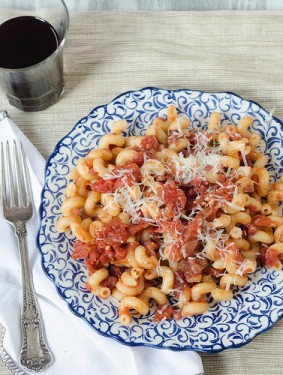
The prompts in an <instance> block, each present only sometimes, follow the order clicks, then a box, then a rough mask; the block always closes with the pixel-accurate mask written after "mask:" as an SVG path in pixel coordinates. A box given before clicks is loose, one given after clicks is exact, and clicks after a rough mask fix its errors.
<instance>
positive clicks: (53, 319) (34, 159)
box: [0, 112, 203, 375]
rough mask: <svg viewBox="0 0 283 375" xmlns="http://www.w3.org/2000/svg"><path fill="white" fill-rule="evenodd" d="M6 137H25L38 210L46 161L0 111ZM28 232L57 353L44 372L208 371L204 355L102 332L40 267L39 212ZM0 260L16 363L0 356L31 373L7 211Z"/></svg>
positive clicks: (0, 130)
mask: <svg viewBox="0 0 283 375" xmlns="http://www.w3.org/2000/svg"><path fill="white" fill-rule="evenodd" d="M2 114H3V112H2ZM2 117H4V116H2ZM7 139H8V140H12V139H16V140H21V142H22V143H23V147H24V150H25V152H26V155H27V161H28V166H29V169H30V174H31V181H32V187H33V194H34V201H35V206H36V207H35V211H37V209H38V207H39V204H40V193H41V190H42V186H43V183H44V166H45V160H44V158H43V157H42V156H41V155H40V153H39V152H38V150H37V149H36V148H35V147H34V146H33V145H32V144H31V142H30V141H29V140H28V139H27V138H26V137H25V135H24V134H23V133H22V131H21V130H20V129H19V128H18V127H17V126H16V125H15V124H14V123H13V121H12V120H11V119H10V118H8V117H6V118H3V119H2V120H1V112H0V141H4V140H7ZM27 230H28V245H29V258H30V267H31V270H32V274H33V280H34V285H35V289H36V293H37V296H38V301H39V305H40V308H41V312H42V316H43V319H44V326H45V336H46V340H47V342H48V345H49V347H50V350H51V351H52V354H53V356H54V362H53V364H52V365H51V366H50V367H48V368H47V369H45V370H44V371H43V373H44V374H46V375H48V374H52V375H57V374H68V375H77V374H82V375H87V374H91V373H92V374H95V375H102V374H103V375H107V374H113V375H120V374H121V375H124V374H125V373H129V374H131V375H153V374H154V375H158V374H160V375H161V374H162V375H167V374H168V375H169V374H170V375H171V374H172V373H174V374H178V375H183V374H184V375H185V374H186V375H196V374H201V373H202V372H203V367H202V362H201V358H200V356H199V355H198V354H197V353H196V352H189V351H182V352H176V351H171V350H158V349H152V348H146V347H128V346H125V345H122V344H120V343H118V342H116V341H114V340H112V339H111V338H107V337H103V336H101V335H99V334H97V333H96V332H95V331H93V330H92V329H91V328H90V327H89V326H88V325H87V324H86V323H85V322H84V321H83V320H81V319H79V318H78V317H76V316H74V315H73V314H72V313H71V312H70V310H69V309H68V307H67V305H66V304H65V302H64V301H63V300H62V299H61V298H60V297H59V296H58V295H57V292H56V290H55V287H54V285H53V284H52V282H51V281H50V280H49V279H48V278H47V277H46V275H45V274H44V272H43V271H42V269H41V265H40V254H39V252H38V250H37V249H36V246H35V238H36V234H37V230H38V216H37V214H36V215H35V216H34V218H33V220H32V221H31V222H30V223H29V224H28V228H27ZM0 259H1V261H0V322H1V323H2V324H3V326H4V327H5V328H6V332H5V336H4V342H3V345H4V348H5V352H6V353H7V354H8V355H9V356H10V358H12V359H13V361H14V364H15V365H13V364H11V360H10V359H9V358H8V356H7V355H6V353H5V352H4V351H3V349H2V352H1V346H0V356H1V357H2V360H3V361H4V363H5V362H6V364H7V365H9V367H10V369H11V370H12V371H13V372H14V373H15V374H17V375H22V374H30V372H27V371H26V370H24V371H19V369H17V367H19V368H20V365H19V364H18V357H19V351H20V324H19V320H20V309H21V299H22V290H21V285H22V282H21V270H20V259H19V254H18V249H17V246H16V242H15V236H14V232H13V229H12V227H11V226H10V225H9V224H7V223H6V222H5V221H4V219H3V217H2V215H0Z"/></svg>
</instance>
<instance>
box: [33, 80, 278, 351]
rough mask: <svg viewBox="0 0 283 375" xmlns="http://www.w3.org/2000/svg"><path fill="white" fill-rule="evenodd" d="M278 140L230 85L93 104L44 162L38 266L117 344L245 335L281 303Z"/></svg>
mask: <svg viewBox="0 0 283 375" xmlns="http://www.w3.org/2000/svg"><path fill="white" fill-rule="evenodd" d="M282 139H283V128H282V123H281V122H280V121H279V120H278V119H276V118H275V117H273V116H272V114H270V113H269V112H267V111H266V110H265V109H263V108H262V107H261V106H260V105H259V104H257V103H255V102H253V101H249V100H245V99H243V98H241V97H240V96H238V95H236V94H234V93H229V92H226V93H205V92H200V91H192V90H186V89H182V90H164V89H158V88H151V87H150V88H144V89H142V90H139V91H133V92H127V93H124V94H121V95H120V96H118V97H117V98H115V99H114V100H113V101H111V102H110V103H108V104H106V105H102V106H99V107H97V108H95V109H93V110H92V111H91V112H90V113H89V115H87V116H86V117H84V118H82V119H81V120H80V121H79V122H78V123H77V124H76V125H75V127H74V128H73V130H71V131H70V133H69V134H67V135H66V136H65V137H64V138H63V139H62V140H61V141H60V142H59V143H58V144H57V146H56V147H55V150H54V152H53V153H52V155H51V156H50V158H49V160H48V162H47V166H46V182H45V186H44V188H43V191H42V203H41V207H40V217H41V225H40V228H39V232H38V237H37V242H38V247H39V249H40V253H41V259H42V268H43V270H44V272H45V273H46V275H47V276H48V277H49V279H50V280H51V281H52V282H53V283H54V285H55V287H56V289H57V292H58V293H59V295H60V296H61V297H62V298H63V299H64V300H65V302H66V303H67V305H68V307H69V309H70V310H71V311H72V312H73V313H74V314H75V315H77V316H78V317H80V318H82V319H83V320H84V321H86V322H87V323H88V324H89V326H90V327H91V328H92V329H94V330H95V331H97V332H98V333H100V334H102V335H105V336H109V337H111V338H113V339H115V340H117V341H119V342H121V343H123V344H126V345H145V346H150V347H154V348H162V349H172V350H197V351H202V352H218V351H221V350H223V349H227V348H233V347H234V348H235V347H239V346H241V345H244V344H246V343H248V342H249V341H250V340H252V339H253V338H254V337H255V336H257V335H258V334H259V333H261V332H263V331H265V330H267V329H269V328H270V327H272V326H273V324H274V323H275V322H276V321H277V320H278V319H280V318H281V317H282V315H283V271H282V260H283V216H282V213H281V205H280V203H281V201H282V200H283V178H281V175H282V174H283V173H282V172H283V151H282Z"/></svg>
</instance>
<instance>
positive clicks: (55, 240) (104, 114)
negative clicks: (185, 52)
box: [37, 88, 283, 352]
mask: <svg viewBox="0 0 283 375" xmlns="http://www.w3.org/2000/svg"><path fill="white" fill-rule="evenodd" d="M170 104H174V105H175V106H176V107H177V109H178V111H179V112H181V113H186V114H187V115H188V116H189V118H190V120H191V124H192V126H193V127H194V128H203V127H205V126H206V124H207V122H208V118H209V116H210V114H211V112H212V111H220V112H222V122H223V123H227V122H230V123H231V122H232V123H237V122H238V121H239V120H240V118H241V117H242V116H244V115H246V114H248V115H251V116H252V117H253V118H254V122H253V126H252V127H253V130H254V131H255V132H257V133H259V134H260V135H261V137H262V138H263V139H264V142H262V145H261V151H262V152H264V153H266V154H267V155H268V156H269V158H270V161H269V163H268V169H269V170H270V174H271V178H272V180H275V179H278V178H279V177H280V176H281V175H282V172H283V129H282V123H281V122H280V121H279V120H278V119H276V118H274V117H272V116H271V115H270V114H269V113H268V112H267V111H265V110H264V109H263V108H262V107H261V106H260V105H258V104H257V103H255V102H252V101H248V100H244V99H242V98H241V97H239V96H237V95H235V94H233V93H204V92H199V91H191V90H163V89H157V88H145V89H142V90H139V91H134V92H127V93H125V94H122V95H120V96H118V97H117V98H116V99H114V100H113V101H112V102H110V103H109V104H106V105H102V106H99V107H97V108H95V109H93V110H92V111H91V112H90V114H89V115H88V116H86V117H84V118H82V119H81V120H80V121H79V122H78V123H77V124H76V126H75V127H74V128H73V130H72V131H71V132H70V133H69V134H67V135H66V136H65V137H64V138H63V139H62V140H61V141H60V142H59V143H58V145H57V146H56V148H55V150H54V152H53V154H52V155H51V156H50V158H49V160H48V163H47V167H46V182H45V186H44V189H43V192H42V204H41V208H40V215H41V226H40V229H39V233H38V239H37V240H38V245H39V249H40V252H41V257H42V267H43V270H44V271H45V273H46V274H47V276H48V277H49V278H50V279H51V280H52V282H53V283H54V286H55V287H56V289H57V291H58V293H59V295H60V296H61V297H62V298H63V299H64V300H65V301H66V303H67V305H68V306H69V308H70V310H71V311H72V312H73V313H74V314H75V315H77V316H78V317H80V318H82V319H83V320H85V321H86V322H87V323H88V324H89V326H90V328H92V329H94V330H95V331H97V332H99V333H100V334H102V335H105V336H109V337H111V338H113V339H115V340H118V341H119V342H121V343H123V344H126V345H145V346H150V347H154V348H160V349H161V348H162V349H164V348H168V349H173V350H197V351H203V352H217V351H221V350H223V349H227V348H232V347H234V348H235V347H239V346H241V345H243V344H246V343H247V342H249V341H250V340H252V339H253V338H254V337H255V336H256V335H258V334H259V333H261V332H263V331H266V330H267V329H269V328H270V327H271V326H272V325H273V324H274V323H275V322H276V321H277V320H278V319H279V318H281V317H282V315H283V271H282V272H275V271H271V270H267V269H265V268H261V269H257V271H256V272H255V274H253V275H251V276H250V278H249V282H248V284H247V285H246V286H245V287H243V288H239V289H237V288H235V291H234V299H233V300H232V301H229V302H213V301H212V300H211V301H210V308H209V310H208V311H207V312H206V313H205V314H203V315H198V316H195V317H193V318H184V319H182V320H179V321H176V320H174V319H171V320H168V321H165V322H161V323H158V324H153V323H151V319H152V317H153V315H154V307H152V308H151V309H150V312H149V313H148V314H147V316H145V317H143V318H140V317H139V316H138V315H135V316H134V319H133V322H132V323H131V324H130V325H129V326H121V325H120V323H119V317H118V309H117V302H116V301H115V300H114V299H112V298H110V299H109V300H106V301H101V300H100V299H99V298H98V297H95V296H94V295H93V294H92V293H90V292H88V291H87V290H86V288H85V282H86V280H87V278H88V276H87V271H86V268H85V266H84V264H83V262H81V261H78V260H75V259H72V258H71V254H72V251H73V241H74V236H73V235H72V234H70V233H69V232H68V233H66V234H60V233H57V231H56V228H55V223H56V221H57V218H58V216H59V215H60V206H61V204H62V201H63V199H64V189H65V187H66V184H67V176H68V174H69V173H70V171H71V170H72V168H73V167H74V166H75V164H76V160H77V159H78V158H79V157H82V156H84V155H86V153H87V151H88V150H89V149H90V148H94V147H96V146H97V143H98V141H99V139H100V137H101V136H102V135H103V134H105V133H108V132H109V129H110V126H111V124H112V123H113V121H115V120H118V119H121V118H123V119H126V121H127V123H128V134H129V135H134V134H144V132H145V129H146V127H147V126H148V125H150V124H151V122H152V120H153V119H154V118H155V117H156V116H165V115H166V110H167V107H168V105H170Z"/></svg>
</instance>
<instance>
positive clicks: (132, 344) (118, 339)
mask: <svg viewBox="0 0 283 375" xmlns="http://www.w3.org/2000/svg"><path fill="white" fill-rule="evenodd" d="M146 90H150V91H165V92H168V93H170V92H171V93H177V92H182V91H189V92H192V93H199V94H208V95H220V94H221V95H224V94H227V95H231V96H235V97H237V98H239V99H240V100H243V101H246V102H249V103H253V104H255V105H257V106H258V107H259V108H260V109H261V110H263V111H264V112H265V113H266V114H267V115H268V114H269V112H268V111H267V110H266V109H265V108H264V107H263V106H262V105H261V104H259V103H258V102H257V101H255V100H250V99H246V98H244V97H242V96H241V95H239V94H237V93H235V92H234V91H203V90H197V89H188V88H178V89H164V88H158V87H156V86H146V87H143V88H141V89H136V90H128V91H125V92H123V93H120V94H119V95H117V96H116V97H114V98H113V99H112V100H110V101H109V102H108V103H106V104H100V105H97V106H96V107H94V108H93V109H92V110H91V111H90V112H89V113H88V114H87V115H86V116H83V117H82V118H80V119H79V120H78V121H77V122H76V123H75V125H74V126H73V127H72V128H71V129H70V130H69V132H68V133H67V134H65V135H64V136H63V137H62V138H61V139H60V140H59V141H58V142H57V143H56V144H55V146H54V149H53V151H52V152H51V154H50V155H49V157H48V158H47V160H46V164H45V168H44V185H43V188H42V190H41V193H40V205H39V208H38V212H37V213H38V217H39V225H38V231H37V235H36V247H37V250H38V252H39V255H40V265H41V268H42V270H43V272H44V274H45V275H46V276H47V279H48V280H49V281H50V282H51V284H52V285H53V286H54V287H55V290H56V292H57V294H58V295H59V297H60V298H61V299H62V300H63V301H64V303H65V305H67V307H68V310H69V311H70V312H71V313H72V314H73V315H74V316H76V317H78V318H81V319H82V320H83V321H84V322H85V323H86V324H87V325H88V326H90V328H91V329H92V330H94V331H95V332H96V333H97V334H99V335H102V336H104V337H108V338H109V339H112V340H114V341H116V342H119V343H120V344H122V345H125V346H129V347H139V346H141V347H149V348H153V349H159V350H160V349H161V350H171V351H176V352H180V351H195V352H200V353H207V354H215V353H220V352H222V351H224V350H227V349H237V348H241V347H243V346H245V345H247V344H249V343H250V342H251V341H253V340H254V339H255V338H256V337H257V336H259V335H260V334H263V333H265V332H267V331H269V330H270V329H272V328H273V327H274V326H275V325H276V324H277V323H278V322H279V321H280V320H281V319H282V318H283V310H282V315H278V318H277V319H276V320H275V321H274V322H272V324H270V325H269V326H268V327H266V328H265V329H262V330H261V331H259V332H257V333H255V334H254V335H253V336H252V337H250V338H249V339H248V340H246V341H245V342H241V343H239V344H231V345H229V346H225V347H221V348H219V349H211V348H210V349H209V348H208V349H206V348H197V349H195V348H193V347H192V346H183V347H175V346H169V347H165V346H159V345H156V344H151V343H146V342H144V343H135V342H126V341H125V340H124V339H123V338H121V337H120V336H113V335H111V334H107V332H102V331H100V330H99V329H98V328H96V327H94V326H93V325H92V324H91V323H90V322H89V321H88V320H87V319H86V317H85V316H82V315H80V314H79V313H77V312H76V311H74V310H73V308H72V306H71V305H70V303H68V302H67V301H66V299H65V298H64V296H63V295H62V294H61V292H60V288H59V286H58V285H57V284H56V282H55V281H54V280H52V278H51V276H50V275H49V274H48V272H47V270H46V268H45V267H44V264H43V263H44V261H43V254H42V251H41V245H40V241H39V238H40V235H41V233H40V232H41V229H42V219H43V212H44V209H43V206H44V205H43V196H44V193H45V191H46V190H47V189H46V178H47V172H48V169H49V166H50V164H51V159H53V157H54V156H55V155H56V154H57V152H58V149H59V148H60V146H61V145H62V144H63V142H64V140H65V139H66V138H67V137H68V136H69V135H70V134H71V133H72V132H73V131H74V130H75V129H76V127H77V126H78V125H79V124H80V123H81V122H82V121H83V120H85V119H87V118H88V117H89V116H90V115H91V114H92V113H94V112H95V111H98V110H99V109H100V108H106V107H107V106H108V105H109V104H111V103H112V102H114V101H116V100H118V99H119V98H121V97H123V96H125V95H130V94H133V93H137V92H143V91H146ZM272 119H273V120H275V121H276V122H277V123H278V125H280V127H281V128H282V129H283V121H282V120H280V119H279V118H278V117H276V116H274V115H273V114H272Z"/></svg>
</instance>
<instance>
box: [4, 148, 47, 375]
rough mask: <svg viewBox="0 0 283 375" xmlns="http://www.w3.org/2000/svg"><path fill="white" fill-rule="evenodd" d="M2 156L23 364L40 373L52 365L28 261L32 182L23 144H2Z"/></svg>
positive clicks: (6, 213) (5, 213)
mask: <svg viewBox="0 0 283 375" xmlns="http://www.w3.org/2000/svg"><path fill="white" fill-rule="evenodd" d="M0 156H1V196H2V208H3V215H4V218H5V220H6V221H7V222H8V223H9V224H11V225H12V226H13V227H14V229H15V234H16V237H17V242H18V246H19V250H20V257H21V268H22V281H23V305H22V312H21V332H22V343H21V351H20V364H21V365H22V366H23V367H25V368H26V369H28V370H30V371H35V372H38V371H41V370H43V369H45V368H46V367H47V366H49V365H50V363H51V362H52V356H51V353H50V351H49V349H48V348H47V345H46V343H45V340H44V336H43V330H42V327H43V324H42V318H41V314H40V310H39V306H38V303H37V300H36V294H35V291H34V286H33V281H32V276H31V273H30V269H29V261H28V248H27V241H26V237H27V230H26V222H27V221H29V220H30V219H31V218H32V216H33V207H32V194H31V185H30V178H29V173H28V168H27V164H26V158H25V154H24V151H23V147H22V144H21V143H20V144H19V145H17V143H16V142H15V141H13V142H12V145H11V143H10V142H8V141H7V142H6V145H4V144H3V143H1V147H0Z"/></svg>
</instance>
